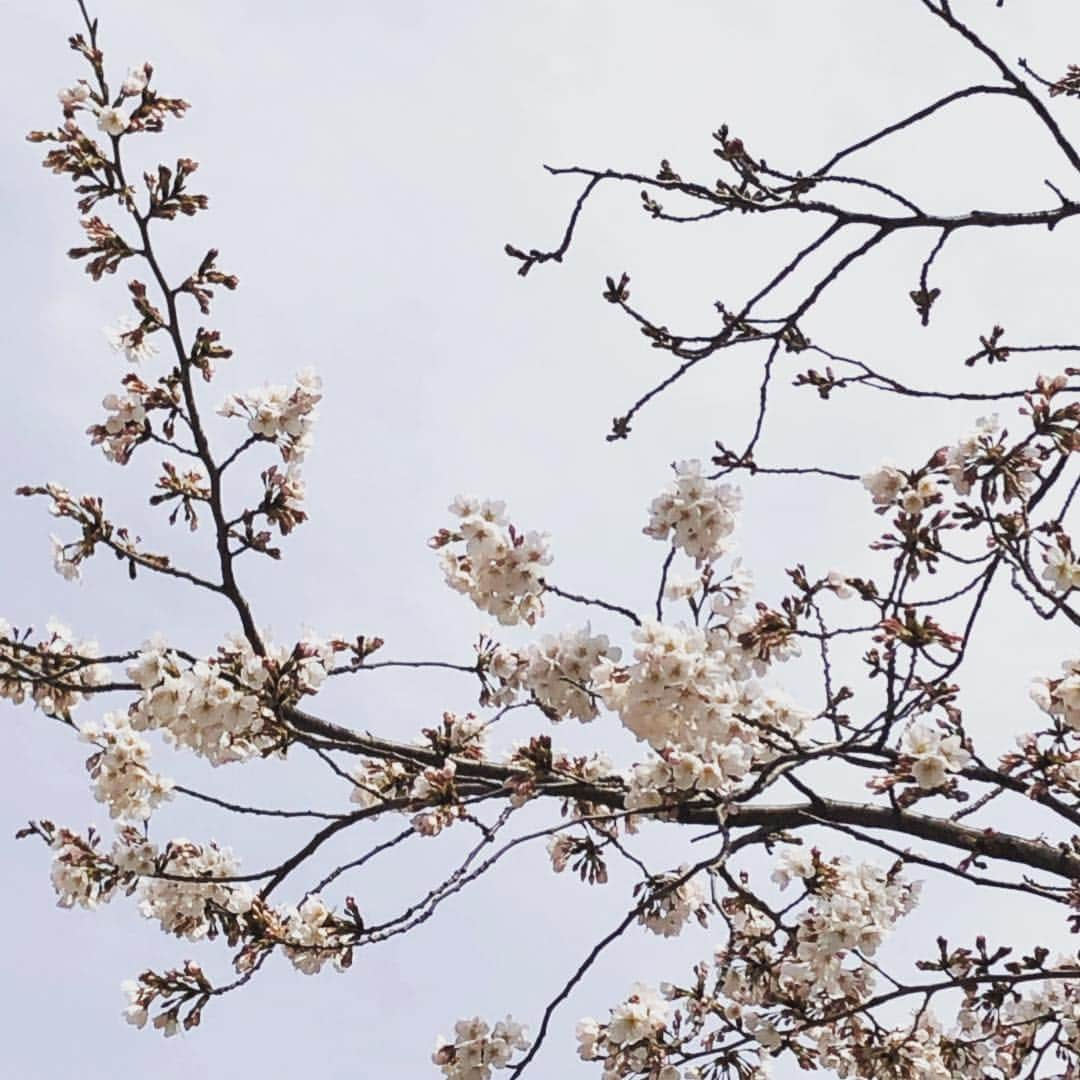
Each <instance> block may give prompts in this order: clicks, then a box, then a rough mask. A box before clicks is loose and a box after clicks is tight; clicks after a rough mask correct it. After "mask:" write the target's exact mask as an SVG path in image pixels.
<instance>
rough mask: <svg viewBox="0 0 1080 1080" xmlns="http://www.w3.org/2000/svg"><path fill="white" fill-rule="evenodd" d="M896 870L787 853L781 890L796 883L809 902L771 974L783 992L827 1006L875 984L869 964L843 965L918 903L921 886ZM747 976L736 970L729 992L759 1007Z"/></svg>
mask: <svg viewBox="0 0 1080 1080" xmlns="http://www.w3.org/2000/svg"><path fill="white" fill-rule="evenodd" d="M894 870H895V868H894ZM894 870H883V869H882V868H881V867H879V866H877V865H875V864H874V863H867V862H860V863H853V862H851V861H849V860H847V859H843V858H835V859H832V860H830V861H829V862H827V863H826V862H824V861H823V860H822V859H821V858H820V857H819V856H818V855H817V854H816V852H807V851H806V849H805V848H788V849H786V850H785V852H784V853H783V854H782V855H781V858H780V863H779V866H778V867H777V871H776V872H774V877H775V878H776V879H777V880H778V882H779V883H780V884H781V886H782V887H783V886H784V885H785V884H786V883H787V881H793V880H795V879H799V880H800V881H801V882H802V883H803V884H804V886H805V887H807V888H808V889H810V890H811V893H812V897H813V899H812V902H811V904H810V906H809V907H808V909H807V910H805V911H804V912H802V913H801V915H800V917H799V919H798V922H797V927H796V931H795V934H794V937H793V939H792V938H789V941H788V943H787V949H786V955H785V956H784V959H783V960H782V961H781V963H780V965H779V968H778V970H775V976H776V977H777V979H778V982H779V986H778V989H779V990H780V992H781V995H784V994H787V995H794V996H795V997H797V998H801V999H803V1000H819V1001H821V1000H823V1001H832V1000H835V999H838V998H844V999H847V1000H852V999H860V1000H861V999H863V998H865V997H866V996H867V995H868V994H869V993H870V991H871V990H872V988H873V981H874V980H873V972H872V969H871V968H870V967H869V965H867V964H866V963H864V962H863V961H862V960H861V959H857V960H855V964H854V966H853V967H847V966H845V960H846V959H847V958H849V957H852V956H856V955H857V956H858V957H864V956H873V955H874V953H876V952H877V950H878V948H879V946H880V945H881V943H882V942H883V941H884V939H885V936H886V935H887V933H888V932H889V931H890V930H891V929H892V928H893V927H894V926H895V924H896V923H897V921H898V920H899V919H901V918H902V917H903V916H904V915H906V914H908V912H910V911H911V910H912V909H913V908H914V907H915V905H916V904H917V902H918V898H919V890H920V885H919V883H912V882H908V881H906V880H905V879H904V878H902V877H901V876H900V875H899V874H898V873H895V872H894ZM749 974H750V973H749V972H748V971H747V970H746V969H745V968H742V967H738V968H735V969H733V974H732V978H731V981H730V984H727V985H726V989H727V990H728V992H729V993H730V994H731V996H732V997H734V998H737V999H742V1000H744V1001H745V1003H746V1004H760V1003H761V1002H762V1000H763V999H762V998H761V997H760V996H759V994H760V988H757V987H755V985H754V983H755V980H754V979H753V978H749V979H748V975H749ZM747 995H749V999H747ZM773 1000H776V999H775V998H774V999H773ZM781 1000H783V996H781Z"/></svg>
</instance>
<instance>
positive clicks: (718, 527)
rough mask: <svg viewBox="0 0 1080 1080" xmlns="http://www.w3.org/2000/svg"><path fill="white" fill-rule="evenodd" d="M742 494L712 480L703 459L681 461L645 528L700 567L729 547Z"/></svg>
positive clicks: (657, 499)
mask: <svg viewBox="0 0 1080 1080" xmlns="http://www.w3.org/2000/svg"><path fill="white" fill-rule="evenodd" d="M741 507H742V494H741V493H740V492H739V489H738V488H735V487H732V486H731V485H730V484H714V483H710V481H709V479H708V477H706V476H705V473H704V469H703V467H702V464H701V462H700V461H696V460H691V461H680V462H678V464H676V465H675V479H674V481H673V482H672V483H671V485H670V486H669V487H668V488H667V489H666V490H665V491H664V492H663V493H662V494H660V495H658V496H657V497H656V498H655V499H653V501H652V504H651V506H650V507H649V524H648V525H646V526H645V528H644V529H643V530H642V531H643V532H644V533H645V535H646V536H651V537H653V538H654V539H656V540H667V539H668V537H669V536H670V538H671V543H673V544H674V545H675V547H677V548H679V549H680V550H681V551H684V552H685V553H686V554H687V555H689V556H690V558H692V559H693V560H694V561H695V562H696V563H697V564H698V566H701V565H702V564H704V563H712V562H715V561H716V560H717V559H719V558H720V557H721V556H722V555H724V554H725V553H726V552H727V551H728V550H729V545H728V543H727V538H728V537H729V536H730V535H731V534H732V533H733V532H734V531H735V525H736V523H737V521H738V514H739V510H740V509H741Z"/></svg>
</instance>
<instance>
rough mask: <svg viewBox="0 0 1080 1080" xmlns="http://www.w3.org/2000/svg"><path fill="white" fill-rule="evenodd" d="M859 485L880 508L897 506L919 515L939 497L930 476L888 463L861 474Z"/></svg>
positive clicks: (934, 480)
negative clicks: (909, 471) (906, 470)
mask: <svg viewBox="0 0 1080 1080" xmlns="http://www.w3.org/2000/svg"><path fill="white" fill-rule="evenodd" d="M862 484H863V487H864V488H866V490H867V491H869V492H870V498H871V499H872V500H873V503H874V505H875V506H877V507H879V508H880V509H881V510H885V509H887V508H888V507H890V506H898V507H899V508H900V509H901V510H903V511H904V513H905V514H921V513H922V512H923V510H924V509H925V508H926V507H927V506H929V505H931V504H932V503H935V502H939V501H940V499H941V493H940V490H939V488H938V483H937V480H936V478H935V477H934V476H933V475H931V474H929V473H924V472H914V473H908V472H904V471H903V470H901V469H898V468H896V466H894V465H892V464H891V463H889V462H885V463H884V464H882V465H879V466H878V468H876V469H874V470H873V471H872V472H868V473H865V474H864V475H863V476H862Z"/></svg>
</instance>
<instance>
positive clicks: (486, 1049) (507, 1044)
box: [431, 1016, 531, 1080]
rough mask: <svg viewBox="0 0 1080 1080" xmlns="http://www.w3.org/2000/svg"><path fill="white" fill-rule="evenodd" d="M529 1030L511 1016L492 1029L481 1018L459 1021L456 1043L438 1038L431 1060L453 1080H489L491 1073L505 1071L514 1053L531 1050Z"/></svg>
mask: <svg viewBox="0 0 1080 1080" xmlns="http://www.w3.org/2000/svg"><path fill="white" fill-rule="evenodd" d="M530 1045H531V1044H530V1042H529V1039H528V1038H527V1029H526V1028H525V1027H523V1026H522V1025H521V1024H519V1023H517V1021H516V1020H514V1019H513V1018H512V1017H510V1016H508V1017H507V1018H506V1019H505V1020H500V1021H499V1022H498V1023H497V1024H496V1025H495V1027H494V1029H493V1028H491V1027H490V1026H489V1025H488V1024H487V1022H486V1021H484V1020H481V1019H480V1017H478V1016H476V1017H473V1019H471V1020H459V1021H458V1022H457V1023H456V1024H455V1025H454V1041H453V1042H450V1040H449V1039H447V1038H445V1037H444V1036H441V1035H440V1036H439V1039H438V1042H437V1043H436V1046H435V1053H434V1054H432V1055H431V1060H432V1061H433V1062H434V1063H435V1064H436V1065H438V1066H439V1067H440V1068H441V1069H442V1074H443V1076H445V1077H449V1078H450V1080H489V1078H490V1076H491V1070H492V1069H505V1068H507V1066H508V1065H509V1064H510V1059H511V1058H512V1057H513V1056H514V1051H515V1050H528V1048H529V1046H530Z"/></svg>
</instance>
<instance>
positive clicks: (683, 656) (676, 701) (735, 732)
mask: <svg viewBox="0 0 1080 1080" xmlns="http://www.w3.org/2000/svg"><path fill="white" fill-rule="evenodd" d="M633 636H634V640H635V641H636V643H637V645H636V647H635V649H634V654H633V661H634V662H633V663H632V664H630V665H629V666H628V667H617V666H616V665H615V664H614V663H612V662H611V661H610V660H601V662H600V664H598V666H597V668H596V669H595V670H594V672H593V680H594V683H595V686H596V690H597V692H598V693H599V694H600V695H601V697H602V698H603V700H604V703H605V705H607V707H608V708H610V709H612V710H614V711H616V712H617V713H618V714H619V717H620V719H621V720H622V722H623V724H624V725H625V726H626V727H627V728H629V729H630V731H632V732H633V733H634V734H635V735H636V736H637V737H638V738H639V739H641V740H643V741H644V742H647V743H648V744H649V745H650V746H651V747H652V748H653V749H654V750H656V751H657V752H658V754H659V755H660V757H659V759H657V760H654V761H650V762H645V763H643V764H641V765H638V766H636V767H635V769H634V771H633V773H632V775H631V778H630V792H629V794H628V802H627V806H628V807H629V808H631V809H633V808H637V807H644V806H654V805H657V804H659V803H660V802H662V801H663V795H662V792H664V791H669V792H682V793H684V794H690V793H692V792H694V791H709V792H714V793H718V794H721V793H725V792H729V791H731V790H732V789H733V788H734V786H735V785H736V784H737V783H738V782H739V781H740V780H741V779H742V778H743V777H744V776H746V774H747V773H748V772H749V771H750V769H751V768H752V767H753V766H754V765H757V764H760V763H762V762H765V761H769V760H771V759H772V758H774V757H775V756H776V755H777V754H778V753H780V752H782V751H784V750H790V749H791V748H792V747H793V746H796V745H797V739H798V737H799V735H800V734H801V733H802V731H803V729H804V727H805V726H806V724H807V722H808V721H809V715H808V714H807V713H805V712H803V711H802V710H800V709H798V708H796V707H795V706H794V705H793V704H792V703H791V702H790V701H789V700H788V699H787V698H786V696H785V695H783V694H781V693H779V692H777V691H765V690H763V689H762V688H761V687H759V686H758V685H757V684H756V683H754V682H752V681H744V680H745V677H746V674H747V673H746V668H745V658H744V657H743V656H742V655H741V650H739V649H738V646H737V645H735V644H734V643H733V642H732V641H731V639H730V636H728V634H727V633H716V634H713V633H709V632H707V631H705V630H702V629H700V628H698V627H687V626H682V625H679V626H669V625H665V624H663V623H659V622H656V621H655V620H648V621H646V622H645V623H644V624H643V625H642V626H641V627H639V628H638V629H636V630H635V631H634V635H633Z"/></svg>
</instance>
